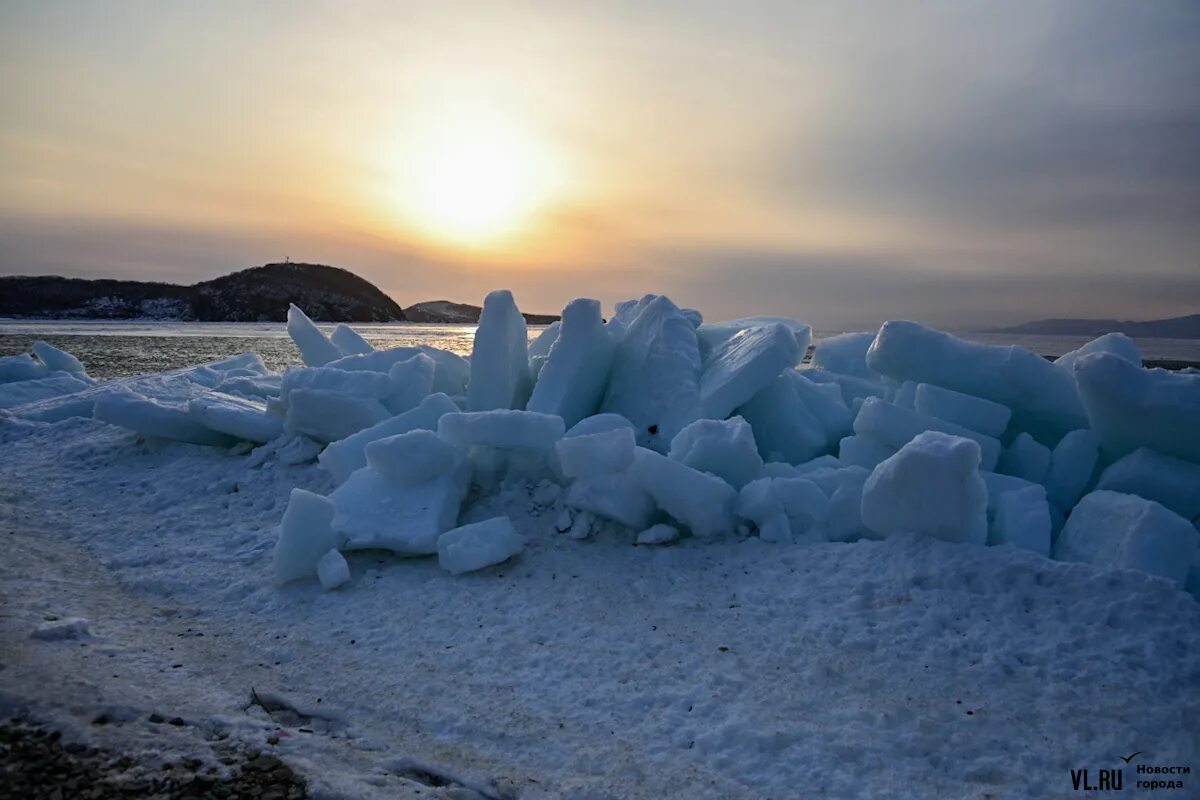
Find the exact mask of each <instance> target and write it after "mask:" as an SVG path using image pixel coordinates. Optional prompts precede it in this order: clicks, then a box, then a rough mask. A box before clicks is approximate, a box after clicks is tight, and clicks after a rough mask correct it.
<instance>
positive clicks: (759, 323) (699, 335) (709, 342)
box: [696, 316, 812, 366]
mask: <svg viewBox="0 0 1200 800" xmlns="http://www.w3.org/2000/svg"><path fill="white" fill-rule="evenodd" d="M771 325H782V326H784V327H785V328H787V329H788V330H789V331H791V332H792V336H793V337H794V338H795V340H796V349H797V350H798V351H799V352H800V357H801V358H803V357H804V354H805V352H807V351H808V346H809V344H811V343H812V327H810V326H808V325H805V324H804V323H803V322H800V321H799V320H794V319H791V318H789V317H769V316H760V317H741V318H740V319H730V320H724V321H722V322H709V323H705V324H703V325H700V327H698V328H696V339H697V340H698V341H699V344H700V355H701V357H702V358H703V359H704V360H706V361H707V360H708V358H709V356H710V354H711V353H712V352H713V351H715V350H716V349H717V348H719V347H720V346H721V345H723V344H724V343H725V342H726V341H728V340H729V339H731V338H733V337H734V336H736V335H737V334H739V333H741V332H742V331H745V330H749V329H751V328H764V327H769V326H771ZM789 366H794V365H789Z"/></svg>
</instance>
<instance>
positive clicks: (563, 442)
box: [554, 427, 686, 478]
mask: <svg viewBox="0 0 1200 800" xmlns="http://www.w3.org/2000/svg"><path fill="white" fill-rule="evenodd" d="M685 430H686V428H685ZM677 438H678V437H677ZM636 444H637V440H636V439H635V438H634V435H633V428H631V427H616V428H613V429H611V430H606V431H601V432H599V433H590V434H584V435H582V436H578V435H577V436H564V437H563V438H562V439H559V440H558V441H557V442H556V443H555V445H554V447H555V452H556V453H557V454H558V463H559V467H560V469H562V473H563V475H565V476H567V477H568V478H591V477H596V476H599V475H608V474H611V473H614V472H620V471H621V470H623V469H626V468H627V467H628V466H629V465H630V464H632V463H633V449H634V447H635V446H636Z"/></svg>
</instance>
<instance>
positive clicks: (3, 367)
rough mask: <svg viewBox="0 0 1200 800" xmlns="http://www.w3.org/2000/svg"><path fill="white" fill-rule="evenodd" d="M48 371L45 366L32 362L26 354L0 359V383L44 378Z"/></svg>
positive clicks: (31, 357) (31, 358) (30, 357)
mask: <svg viewBox="0 0 1200 800" xmlns="http://www.w3.org/2000/svg"><path fill="white" fill-rule="evenodd" d="M49 374H50V370H49V369H47V368H46V365H45V364H42V363H39V362H37V361H34V360H33V356H31V355H29V354H28V353H21V354H20V355H16V356H4V357H2V358H0V383H17V382H18V381H32V380H35V379H37V378H45V377H46V376H47V375H49Z"/></svg>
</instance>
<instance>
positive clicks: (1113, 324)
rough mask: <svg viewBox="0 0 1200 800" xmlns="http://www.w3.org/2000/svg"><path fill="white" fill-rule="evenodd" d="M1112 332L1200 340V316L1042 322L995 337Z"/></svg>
mask: <svg viewBox="0 0 1200 800" xmlns="http://www.w3.org/2000/svg"><path fill="white" fill-rule="evenodd" d="M1112 331H1117V332H1119V333H1123V334H1125V335H1126V336H1140V337H1142V338H1144V339H1200V314H1191V315H1189V316H1186V317H1172V318H1171V319H1155V320H1149V321H1146V322H1128V321H1124V320H1115V319H1041V320H1038V321H1036V322H1026V323H1025V324H1024V325H1015V326H1013V327H1011V328H996V329H995V330H994V331H992V332H993V333H1035V334H1050V335H1053V336H1101V335H1103V334H1106V333H1110V332H1112Z"/></svg>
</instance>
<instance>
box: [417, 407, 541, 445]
mask: <svg viewBox="0 0 1200 800" xmlns="http://www.w3.org/2000/svg"><path fill="white" fill-rule="evenodd" d="M437 431H438V436H440V437H442V438H443V439H445V440H446V441H447V442H449V443H450V444H453V445H455V446H457V447H475V446H482V447H521V448H526V449H531V450H550V449H551V448H553V447H554V443H555V442H556V441H558V440H559V439H561V438H562V436H563V433H564V430H563V421H562V417H559V416H556V415H554V414H539V413H537V412H534V411H515V410H507V409H495V410H493V411H460V412H457V413H453V414H446V415H444V416H442V417H441V418H440V419H439V420H438V427H437Z"/></svg>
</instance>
